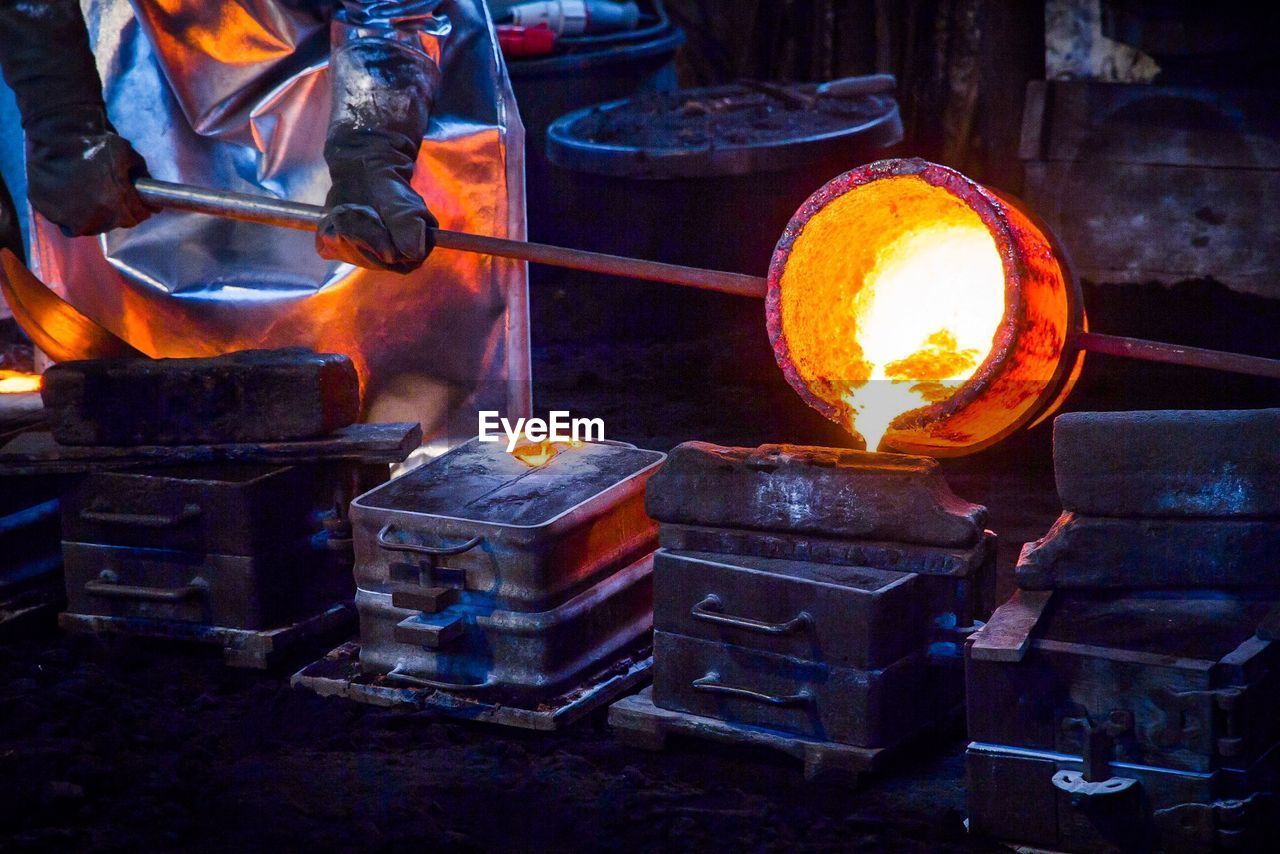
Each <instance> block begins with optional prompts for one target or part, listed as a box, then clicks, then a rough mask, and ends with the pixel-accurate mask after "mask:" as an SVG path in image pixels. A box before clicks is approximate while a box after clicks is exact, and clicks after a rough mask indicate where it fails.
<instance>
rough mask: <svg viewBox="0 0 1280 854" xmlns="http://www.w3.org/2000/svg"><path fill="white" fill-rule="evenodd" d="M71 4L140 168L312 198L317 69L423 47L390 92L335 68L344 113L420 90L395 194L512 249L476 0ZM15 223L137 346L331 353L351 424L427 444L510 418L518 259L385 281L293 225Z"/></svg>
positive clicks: (515, 393)
mask: <svg viewBox="0 0 1280 854" xmlns="http://www.w3.org/2000/svg"><path fill="white" fill-rule="evenodd" d="M82 8H83V10H84V13H85V22H86V24H87V26H88V31H89V37H90V42H91V44H92V46H93V50H94V54H95V56H96V59H97V65H98V71H99V74H100V75H101V77H102V83H103V93H104V96H105V100H106V104H107V111H108V115H109V117H110V120H111V122H112V123H113V124H114V126H115V127H116V129H117V130H118V131H119V133H120V134H121V135H122V136H123V137H124V138H125V139H127V140H129V141H130V142H131V143H132V144H133V146H134V147H135V148H136V149H137V150H138V151H139V152H140V153H141V154H142V156H143V157H144V158H145V160H146V162H147V166H148V168H149V169H150V172H151V175H152V176H153V177H155V178H158V179H161V180H170V181H181V182H185V183H190V184H196V185H200V186H206V187H214V188H222V189H229V190H237V191H241V192H250V193H265V194H270V195H275V196H278V197H282V198H287V199H292V200H297V201H303V202H309V203H312V204H324V202H325V195H326V191H327V190H328V188H329V186H330V175H329V169H328V166H327V164H326V162H325V159H324V156H323V152H324V145H325V139H326V133H327V131H328V129H329V124H330V105H331V103H332V99H331V93H332V89H333V85H332V81H331V79H330V76H331V75H330V61H329V60H330V56H331V55H334V56H339V57H340V56H342V52H343V51H344V50H348V49H350V48H351V46H353V45H356V46H361V45H363V46H364V47H365V48H367V47H368V46H369V45H370V42H371V40H390V41H394V42H397V43H398V44H399V46H400V47H398V48H397V49H401V48H407V49H410V50H413V51H421V52H422V53H424V54H425V55H426V57H427V59H428V60H429V61H428V62H425V63H424V64H423V67H424V68H425V69H426V70H427V72H428V73H426V74H424V75H423V77H422V79H420V80H417V81H414V85H413V86H410V87H400V88H397V89H394V90H393V91H391V92H387V91H381V92H379V91H378V85H377V84H378V82H379V81H376V80H363V79H361V78H360V77H359V75H358V74H354V75H353V74H351V71H350V70H351V69H353V68H354V69H356V70H357V71H358V69H359V67H360V63H359V62H346V63H345V64H344V63H340V62H336V61H335V63H334V64H335V65H336V66H337V65H340V66H343V67H344V68H345V69H346V72H344V73H346V74H347V75H348V77H347V78H346V79H342V80H340V81H339V82H340V88H341V91H342V92H343V93H345V95H344V96H343V97H344V98H345V99H346V101H347V105H346V106H347V107H350V106H351V105H352V104H357V105H358V104H359V102H360V99H361V98H362V97H364V95H366V94H367V95H369V96H370V97H378V98H382V99H384V100H385V99H388V98H389V99H390V101H389V103H390V105H391V108H392V109H395V103H394V101H395V99H396V98H397V97H400V98H403V99H408V98H421V97H422V96H423V95H424V94H425V95H428V96H430V98H431V104H430V122H429V125H428V130H427V134H426V138H425V140H424V141H423V144H422V146H421V148H420V149H419V150H418V155H417V163H416V167H415V169H414V176H413V187H414V189H416V190H417V191H418V192H419V193H420V194H421V195H422V197H423V199H425V200H426V203H427V205H428V207H429V208H430V211H431V213H432V214H434V215H435V216H436V217H437V218H438V219H439V222H440V225H441V227H442V228H446V229H456V230H459V231H470V232H477V233H481V234H491V235H496V236H500V237H509V238H515V239H523V237H524V228H525V221H524V198H523V196H524V163H523V144H524V132H523V127H522V126H521V124H520V119H519V116H518V114H517V112H516V106H515V100H514V97H513V96H512V93H511V87H510V83H509V81H508V79H507V75H506V69H505V66H504V65H503V62H502V57H501V53H500V52H499V49H498V46H497V42H496V39H495V38H494V35H493V29H492V25H491V22H490V20H489V17H488V13H487V11H486V10H485V7H484V4H483V2H482V0H343V2H342V3H340V4H339V3H338V2H337V0H132V2H130V0H83V2H82ZM353 55H354V54H353ZM384 106H385V105H384ZM401 106H403V107H405V108H406V109H408V108H415V109H416V108H420V107H421V105H420V104H418V103H417V102H416V101H415V102H412V103H410V102H408V101H406V102H405V103H403V104H402V105H401ZM338 112H339V113H341V112H343V111H342V110H339V111H338ZM346 117H347V119H350V118H351V116H350V114H349V111H348V114H347V116H346ZM334 118H335V120H337V115H335V117H334ZM357 124H358V121H357ZM33 226H34V227H33V229H32V240H31V242H32V247H31V249H32V251H31V253H30V254H31V264H32V266H33V268H34V269H35V270H36V272H37V274H38V275H40V276H41V278H43V279H44V280H45V281H46V282H48V283H49V284H51V285H52V286H54V287H55V288H57V289H59V290H60V291H62V292H63V293H64V295H65V296H66V297H67V298H68V299H69V300H70V301H71V302H72V303H73V304H74V305H76V306H77V307H78V308H80V309H81V310H82V311H84V312H86V313H87V314H89V315H90V316H92V317H93V318H95V319H96V320H97V321H98V322H100V323H102V324H103V325H104V326H106V327H108V328H109V329H111V330H112V331H114V332H116V333H117V334H119V335H120V336H122V337H123V338H125V339H126V340H128V341H129V342H130V343H131V344H133V345H134V346H136V347H138V348H139V349H141V350H144V351H146V352H148V353H151V354H152V355H163V356H197V355H208V354H212V353H218V352H224V351H227V350H233V349H244V348H249V347H263V346H267V347H272V346H283V345H290V344H302V345H306V346H310V347H312V348H314V349H316V350H323V351H335V352H343V353H347V354H349V355H351V356H352V358H353V359H354V360H355V362H356V365H357V368H358V369H359V371H360V374H361V378H362V380H363V382H364V391H365V401H366V411H365V417H366V419H368V420H417V421H421V422H422V423H423V426H424V430H425V432H426V435H427V436H428V437H429V438H435V439H437V440H445V439H447V438H448V437H452V440H453V441H457V440H459V439H462V438H465V437H467V436H471V435H474V433H475V429H476V420H475V414H474V413H475V411H476V410H477V409H499V410H503V411H504V412H507V413H511V414H515V415H524V414H526V412H527V410H528V407H529V362H528V358H529V357H528V310H527V291H526V275H525V267H524V264H522V263H520V262H514V261H509V260H503V259H496V258H490V257H487V256H481V255H471V254H464V253H459V252H447V251H439V252H435V253H433V254H432V255H430V257H429V258H428V259H427V261H426V263H425V264H424V265H423V266H422V267H420V268H419V269H417V270H415V271H413V272H410V273H409V274H407V275H398V274H395V273H390V272H385V271H375V270H368V269H363V268H357V267H353V266H351V265H349V264H345V263H341V262H336V261H326V260H324V259H322V258H320V257H319V256H318V255H317V254H316V250H315V246H314V238H313V236H312V235H310V234H305V233H301V232H292V231H287V230H284V229H278V228H270V227H266V226H258V225H251V224H245V223H236V222H230V221H227V220H222V219H217V218H213V217H209V216H203V215H199V214H188V213H177V212H166V213H163V214H160V215H156V216H152V217H151V218H150V219H148V220H147V221H145V222H143V223H141V224H140V225H138V226H136V227H134V228H132V229H118V230H115V231H111V232H107V233H106V234H104V235H101V236H99V237H78V238H69V237H65V236H63V234H62V233H61V232H60V230H59V229H58V228H57V227H56V226H54V225H52V224H51V223H49V222H47V221H45V220H43V219H41V218H40V217H39V216H38V215H37V216H36V217H35V218H34V220H33Z"/></svg>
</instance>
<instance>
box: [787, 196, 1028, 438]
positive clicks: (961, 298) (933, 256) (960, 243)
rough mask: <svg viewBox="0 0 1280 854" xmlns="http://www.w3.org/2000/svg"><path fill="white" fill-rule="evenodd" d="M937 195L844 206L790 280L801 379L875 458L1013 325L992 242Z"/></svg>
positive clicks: (969, 214)
mask: <svg viewBox="0 0 1280 854" xmlns="http://www.w3.org/2000/svg"><path fill="white" fill-rule="evenodd" d="M913 185H918V186H913ZM922 188H923V190H924V192H922V191H921V190H922ZM931 189H932V188H929V187H928V185H926V184H924V182H922V181H920V180H919V179H916V178H914V177H895V178H887V179H884V180H882V181H880V182H878V183H877V184H875V185H870V186H866V187H862V188H860V189H859V191H858V192H857V193H849V194H846V195H844V196H842V197H841V198H839V199H836V200H835V201H833V202H832V203H831V204H829V205H828V206H827V207H826V208H824V209H823V210H822V211H821V212H819V213H818V214H817V215H815V216H814V217H813V218H812V219H810V220H809V222H808V223H807V225H806V226H805V230H804V232H803V233H802V234H801V235H800V237H799V238H798V239H797V240H796V242H795V245H794V246H793V247H792V250H791V257H790V259H789V261H788V264H787V271H786V273H785V274H784V276H783V284H782V289H783V290H782V323H783V332H784V334H785V335H786V339H787V343H788V345H789V347H790V350H791V355H792V357H793V359H795V362H796V365H797V368H798V369H799V371H800V374H801V376H802V377H803V378H804V379H805V380H806V382H808V383H809V385H810V387H811V388H813V389H815V393H817V394H818V395H819V396H820V397H822V398H823V399H824V400H826V401H827V402H828V403H830V404H831V405H832V406H834V407H836V408H837V409H839V410H840V411H841V413H842V414H843V415H844V417H845V418H846V419H847V423H848V425H849V427H850V428H851V429H852V430H853V431H855V432H857V433H859V434H860V435H861V436H862V437H863V439H864V440H865V441H866V445H867V448H868V449H869V450H875V449H876V448H877V447H879V445H880V441H881V439H882V438H883V437H884V435H885V433H886V431H887V430H889V425H890V424H891V423H892V422H893V420H894V419H896V418H897V417H898V416H900V415H902V414H903V413H906V412H909V411H912V410H915V409H919V408H920V407H923V406H928V405H930V404H933V403H938V402H940V401H944V400H946V399H948V398H949V397H951V395H953V394H954V393H955V391H956V390H957V389H958V388H959V387H960V385H962V384H963V382H964V381H965V380H967V379H968V378H969V377H971V376H972V375H973V373H974V371H975V370H977V367H978V365H979V364H981V362H982V360H983V359H985V358H986V356H987V353H988V352H989V351H990V350H991V345H992V339H993V338H994V336H995V333H996V330H997V329H998V328H999V326H1000V320H1001V318H1002V317H1003V315H1004V271H1003V269H1002V267H1001V261H1000V253H999V251H998V250H997V249H996V244H995V241H994V240H993V239H992V237H991V234H990V232H988V230H987V229H986V227H985V226H983V224H982V221H981V219H979V217H978V215H977V214H976V213H974V212H973V211H972V210H971V209H970V208H968V206H966V205H965V204H964V203H963V202H961V201H960V200H959V199H957V198H955V197H954V196H951V195H949V194H946V193H933V192H928V191H929V190H931ZM890 199H892V202H891V201H890ZM869 236H874V239H868V238H869ZM819 389H820V390H821V391H818V390H819Z"/></svg>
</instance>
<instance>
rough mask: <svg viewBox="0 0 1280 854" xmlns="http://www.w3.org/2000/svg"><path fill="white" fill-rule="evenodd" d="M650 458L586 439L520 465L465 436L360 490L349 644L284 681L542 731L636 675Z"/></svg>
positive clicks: (643, 668)
mask: <svg viewBox="0 0 1280 854" xmlns="http://www.w3.org/2000/svg"><path fill="white" fill-rule="evenodd" d="M663 459H664V455H663V454H661V453H659V452H656V451H646V450H642V449H639V448H636V447H634V446H632V445H627V444H623V443H620V442H589V443H583V444H581V446H579V447H567V446H566V447H560V448H559V449H558V452H556V453H554V455H551V456H550V457H549V459H546V460H540V461H538V462H537V464H533V463H530V462H525V461H523V460H522V459H520V458H518V457H517V456H514V455H512V454H509V453H507V452H506V451H505V450H504V449H503V447H502V446H501V445H499V444H494V443H486V442H481V441H480V440H479V439H473V440H471V441H470V442H467V443H466V444H463V445H461V446H459V447H457V448H455V449H453V450H452V451H450V452H449V453H447V454H445V455H443V456H441V457H439V458H437V459H435V460H433V461H431V462H429V463H427V464H426V465H424V466H422V467H420V468H418V469H416V470H414V471H412V472H410V473H408V474H406V475H404V476H402V477H400V478H397V479H396V480H393V481H391V482H390V483H388V484H386V485H384V486H382V487H380V488H378V489H375V490H373V491H372V492H369V493H368V494H365V495H362V496H360V497H359V498H358V499H357V500H356V501H355V502H353V504H352V508H351V517H352V522H353V525H354V529H355V540H356V569H355V577H356V587H357V592H356V605H357V608H358V609H359V613H360V644H359V647H358V650H357V649H356V648H355V647H354V645H351V646H349V647H347V648H340V649H338V650H335V651H334V652H333V653H331V655H330V656H329V657H328V658H327V659H326V660H324V661H321V662H317V663H316V664H315V665H313V666H312V667H309V668H306V669H304V670H303V671H302V672H301V673H300V674H298V676H297V677H296V680H295V681H296V682H297V683H298V684H302V685H305V686H307V687H310V688H312V689H313V690H317V691H319V692H321V693H327V694H334V693H340V694H342V695H343V696H348V697H352V698H353V699H357V700H363V701H365V702H373V703H404V702H413V703H417V704H420V705H428V706H432V707H434V708H436V709H439V710H441V711H445V712H447V713H455V714H459V715H463V716H467V717H470V718H480V719H483V720H488V721H492V722H496V723H502V724H507V725H512V726H521V727H528V728H541V729H550V728H555V727H558V726H561V725H563V724H565V723H568V722H569V721H570V720H571V719H573V718H575V717H578V716H580V715H581V714H582V713H585V711H586V710H587V708H588V707H589V706H591V705H592V704H597V705H598V704H599V703H602V702H607V700H610V699H613V698H614V697H616V696H617V695H618V692H620V691H622V690H625V689H627V688H629V687H632V686H634V685H635V684H636V683H638V682H639V681H640V680H642V679H643V678H644V677H645V675H646V673H647V670H648V645H649V630H650V627H651V625H652V620H653V588H652V582H653V550H654V547H655V546H656V539H657V537H656V534H657V531H656V526H655V525H654V524H653V523H652V522H651V521H650V520H649V518H648V516H646V515H645V512H644V490H645V483H646V481H647V480H648V478H649V476H650V475H651V474H652V473H653V471H655V470H656V469H657V467H658V466H659V465H660V464H661V463H662V460H663ZM355 661H358V669H353V668H352V667H351V664H352V663H353V662H355ZM615 670H620V671H622V672H623V676H624V677H625V678H622V679H614V678H613V676H614V675H616V674H615V673H614V671H615Z"/></svg>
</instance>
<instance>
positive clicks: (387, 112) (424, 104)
mask: <svg viewBox="0 0 1280 854" xmlns="http://www.w3.org/2000/svg"><path fill="white" fill-rule="evenodd" d="M330 73H331V75H332V77H333V95H334V103H333V114H332V117H331V118H330V122H329V133H328V136H327V137H326V140H325V146H324V157H325V160H326V161H327V162H328V164H329V174H330V176H331V177H332V179H333V187H332V188H331V189H330V190H329V195H328V197H327V198H326V200H325V206H326V207H327V208H328V211H327V213H326V214H325V217H324V219H323V220H322V221H321V223H320V227H319V228H318V229H317V230H316V251H317V252H319V253H320V255H321V256H322V257H324V258H330V259H333V260H336V261H346V262H348V263H350V264H356V265H358V266H361V267H372V268H375V269H383V270H394V271H395V272H397V273H408V272H409V271H411V270H414V269H416V268H418V267H419V266H421V264H422V262H423V261H425V260H426V258H427V255H428V254H429V253H430V252H431V248H432V246H433V245H434V244H433V241H432V239H431V232H430V231H428V228H434V227H436V225H437V224H438V223H437V221H436V218H435V217H434V216H432V214H431V211H429V210H427V205H426V202H424V201H423V200H422V197H421V196H419V195H418V193H417V191H416V190H414V189H413V187H412V186H410V183H409V180H410V178H411V177H412V176H413V166H414V163H415V162H416V160H417V158H418V147H419V146H420V145H421V144H422V137H423V135H424V134H425V133H426V131H427V123H428V118H429V115H430V104H431V93H432V91H434V88H435V84H436V83H437V82H438V79H439V75H440V72H439V69H438V68H437V67H436V65H435V63H434V62H432V61H431V60H430V59H429V58H428V57H427V56H426V54H424V53H422V52H421V51H418V50H414V49H413V48H411V47H407V46H405V45H402V44H400V43H397V42H395V41H391V40H388V39H381V38H365V39H357V40H355V41H351V42H349V43H347V44H345V45H343V46H342V47H340V48H339V49H338V50H336V51H335V52H334V55H333V59H332V60H331V62H330Z"/></svg>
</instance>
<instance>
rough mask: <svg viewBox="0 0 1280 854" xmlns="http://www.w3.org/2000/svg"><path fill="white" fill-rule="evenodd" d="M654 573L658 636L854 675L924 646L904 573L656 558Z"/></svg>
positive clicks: (915, 591)
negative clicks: (668, 635)
mask: <svg viewBox="0 0 1280 854" xmlns="http://www.w3.org/2000/svg"><path fill="white" fill-rule="evenodd" d="M654 573H655V582H654V627H655V628H656V629H659V630H660V631H664V632H669V633H672V634H682V635H688V636H690V637H695V638H701V639H702V640H709V641H724V642H727V643H733V644H737V645H739V646H744V647H749V648H751V649H758V650H762V651H765V652H774V653H778V654H782V655H790V656H794V657H797V658H806V659H811V660H813V661H820V662H826V663H829V664H832V665H835V666H839V667H856V668H861V669H867V668H870V667H880V666H884V665H887V664H890V663H892V662H894V661H897V660H898V659H899V658H903V657H904V656H906V655H909V654H911V653H913V652H919V651H921V650H923V649H924V648H925V645H926V643H927V641H926V638H927V634H928V633H927V628H928V622H927V619H926V617H925V615H924V609H923V605H924V601H923V597H922V595H921V591H920V589H919V588H918V586H917V582H918V578H919V577H918V576H916V575H913V574H910V573H904V572H891V571H889V570H883V569H868V568H866V567H849V566H835V565H833V564H823V563H809V562H806V561H796V560H777V559H771V558H760V557H744V556H736V555H717V554H711V553H708V552H673V551H668V550H666V549H661V550H659V551H658V552H657V554H656V555H655V556H654Z"/></svg>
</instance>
